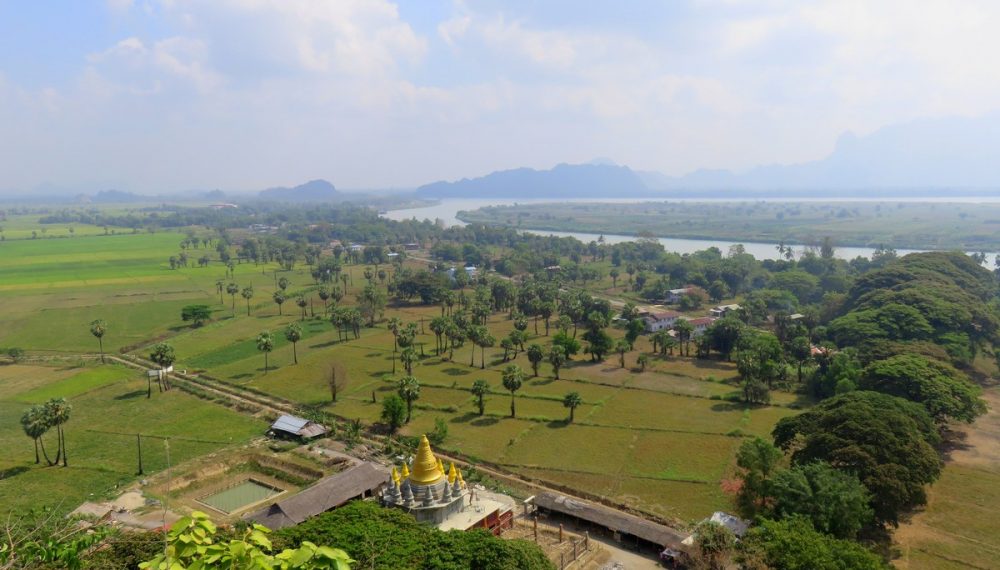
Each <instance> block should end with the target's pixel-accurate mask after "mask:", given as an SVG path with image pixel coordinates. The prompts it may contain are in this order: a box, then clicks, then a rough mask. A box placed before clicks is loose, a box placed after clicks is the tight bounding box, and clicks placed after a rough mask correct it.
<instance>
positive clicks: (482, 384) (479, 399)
mask: <svg viewBox="0 0 1000 570" xmlns="http://www.w3.org/2000/svg"><path fill="white" fill-rule="evenodd" d="M489 393H490V385H489V384H488V383H487V382H486V380H483V379H479V380H476V381H475V382H473V383H472V395H473V396H475V397H476V404H477V405H478V406H479V415H483V413H484V412H485V411H486V401H485V399H484V398H485V397H486V394H489ZM35 453H36V455H37V451H36V452H35ZM36 463H37V461H36Z"/></svg>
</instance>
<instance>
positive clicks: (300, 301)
mask: <svg viewBox="0 0 1000 570" xmlns="http://www.w3.org/2000/svg"><path fill="white" fill-rule="evenodd" d="M295 304H296V305H298V306H299V309H301V310H302V316H301V317H300V318H299V320H300V321H304V320H306V306H307V305H309V301H306V298H305V297H303V296H302V295H299V298H298V299H296V301H295ZM313 314H314V315H315V314H316V313H315V311H314V312H313Z"/></svg>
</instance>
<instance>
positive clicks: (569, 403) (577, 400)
mask: <svg viewBox="0 0 1000 570" xmlns="http://www.w3.org/2000/svg"><path fill="white" fill-rule="evenodd" d="M582 403H583V398H581V397H580V394H579V393H578V392H570V393H569V394H566V397H564V398H563V407H566V408H569V423H573V414H574V412H576V409H577V407H579V406H580V404H582Z"/></svg>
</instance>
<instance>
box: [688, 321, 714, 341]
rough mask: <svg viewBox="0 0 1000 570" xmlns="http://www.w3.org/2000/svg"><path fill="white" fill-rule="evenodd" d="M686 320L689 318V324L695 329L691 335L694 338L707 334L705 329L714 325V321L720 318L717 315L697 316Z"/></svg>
mask: <svg viewBox="0 0 1000 570" xmlns="http://www.w3.org/2000/svg"><path fill="white" fill-rule="evenodd" d="M682 318H683V317H682ZM685 320H687V322H688V324H690V325H691V327H692V328H693V329H694V330H693V331H692V332H691V336H692V338H695V337H699V336H701V335H703V334H705V331H707V330H708V327H710V326H712V323H714V322H715V321H717V320H719V319H717V318H716V317H697V318H694V319H685Z"/></svg>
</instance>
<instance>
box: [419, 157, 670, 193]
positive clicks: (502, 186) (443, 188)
mask: <svg viewBox="0 0 1000 570" xmlns="http://www.w3.org/2000/svg"><path fill="white" fill-rule="evenodd" d="M417 195H418V196H420V197H423V198H565V199H570V198H573V199H576V198H603V197H608V196H616V197H643V196H651V195H652V193H651V192H650V191H649V189H648V188H646V185H645V184H644V183H643V182H642V179H641V178H640V177H639V175H637V174H636V173H635V172H633V171H632V170H631V169H629V168H628V167H627V166H615V165H608V164H560V165H558V166H556V167H555V168H552V169H551V170H533V169H531V168H517V169H514V170H503V171H499V172H493V173H492V174H488V175H486V176H482V177H480V178H471V179H469V178H464V179H462V180H459V181H456V182H434V183H432V184H426V185H424V186H421V187H420V188H417Z"/></svg>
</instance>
